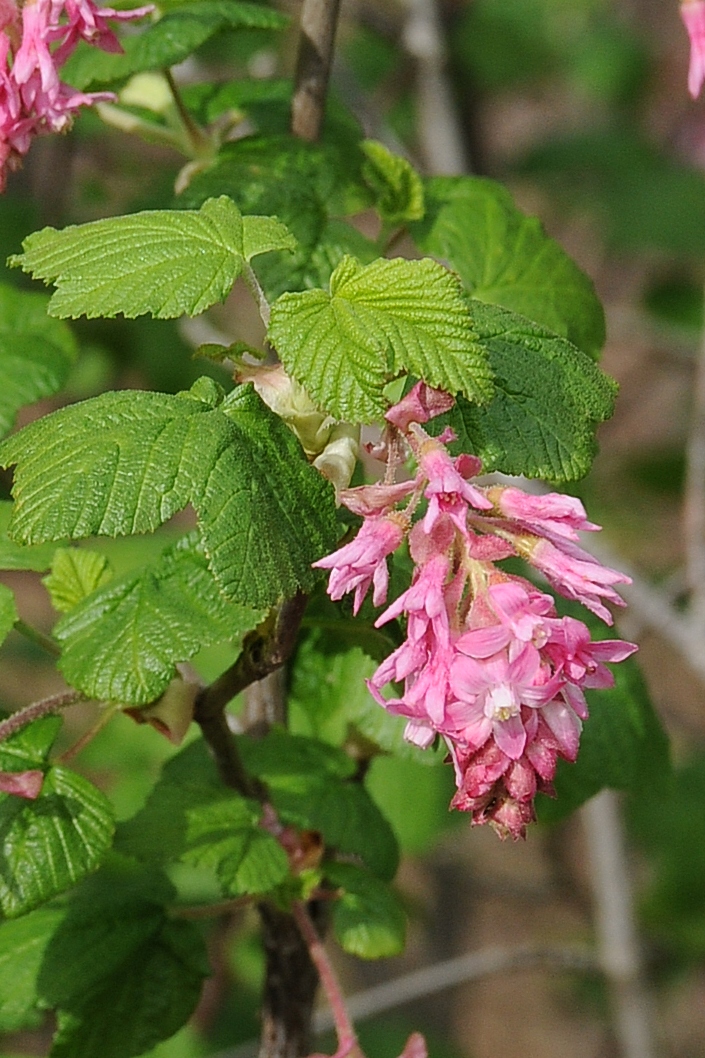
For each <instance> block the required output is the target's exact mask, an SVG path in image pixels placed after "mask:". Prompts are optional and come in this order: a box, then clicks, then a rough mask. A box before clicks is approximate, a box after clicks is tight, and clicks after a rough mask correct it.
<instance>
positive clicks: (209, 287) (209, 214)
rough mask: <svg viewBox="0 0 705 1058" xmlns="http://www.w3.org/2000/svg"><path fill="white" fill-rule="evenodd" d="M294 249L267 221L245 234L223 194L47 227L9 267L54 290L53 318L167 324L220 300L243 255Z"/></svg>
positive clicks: (280, 227)
mask: <svg viewBox="0 0 705 1058" xmlns="http://www.w3.org/2000/svg"><path fill="white" fill-rule="evenodd" d="M206 2H208V0H206ZM256 221H259V222H260V223H259V224H258V223H257V222H256ZM266 222H269V223H266ZM291 245H292V238H291V235H290V234H289V233H288V232H287V231H286V229H285V228H284V226H283V225H282V224H279V223H278V222H275V221H274V220H273V219H272V218H256V219H255V218H251V219H250V222H249V223H248V225H247V233H246V235H245V228H244V224H243V218H242V215H241V213H240V211H239V209H238V208H237V206H236V205H235V203H234V202H232V200H231V199H229V198H227V197H226V196H225V195H222V196H221V197H220V198H217V199H209V200H208V201H207V202H204V204H203V206H202V207H201V208H200V209H199V210H166V209H165V210H147V211H146V212H143V213H134V214H131V215H127V216H123V217H111V218H108V219H107V220H96V221H92V222H91V223H89V224H79V225H72V226H71V227H68V228H64V229H63V230H61V231H57V230H56V229H55V228H44V229H43V230H42V231H38V232H34V234H32V235H30V236H28V237H27V238H26V239H25V240H24V242H23V244H22V246H23V250H24V252H23V253H21V254H16V255H15V256H14V257H11V258H10V259H9V263H10V264H12V265H17V266H19V267H21V268H22V269H23V270H24V271H25V272H29V273H30V274H31V275H33V276H34V278H35V279H43V280H44V281H45V282H47V283H48V282H53V283H54V284H55V285H56V291H55V293H54V294H53V295H52V298H51V301H50V302H49V313H50V315H52V316H60V317H67V316H69V317H73V318H76V317H77V316H87V317H88V319H93V318H94V317H96V316H108V317H111V316H117V315H118V313H122V314H123V315H124V316H126V317H128V318H133V317H135V316H141V315H143V314H144V313H151V314H152V315H153V316H156V317H157V318H159V319H170V318H174V317H176V316H182V315H184V314H187V315H190V316H197V315H198V314H199V313H201V312H204V311H205V310H206V309H207V308H209V307H210V306H211V305H214V304H215V303H216V302H217V301H223V300H224V299H225V297H227V295H228V293H229V292H230V290H231V289H232V286H233V283H234V282H235V280H236V279H237V277H238V276H239V275H240V272H241V271H242V268H243V260H244V258H245V255H246V253H247V254H248V255H249V256H252V255H253V254H257V253H262V252H264V251H265V250H270V249H272V247H273V246H278V247H279V248H285V249H287V248H291Z"/></svg>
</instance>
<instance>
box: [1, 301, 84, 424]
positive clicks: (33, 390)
mask: <svg viewBox="0 0 705 1058" xmlns="http://www.w3.org/2000/svg"><path fill="white" fill-rule="evenodd" d="M48 303H49V301H48V298H47V297H46V296H45V295H44V294H28V293H25V292H24V291H20V290H15V289H14V288H12V287H9V286H6V285H5V284H4V283H0V436H3V435H4V434H6V433H7V432H8V430H9V429H10V427H11V426H12V424H13V423H14V421H15V415H16V414H17V412H18V411H19V409H20V408H22V407H23V406H24V405H25V404H33V403H34V401H36V400H39V398H40V397H50V396H51V395H52V394H53V393H56V392H58V390H60V389H61V387H62V386H63V385H64V383H65V382H66V379H67V377H68V374H69V371H70V369H71V367H72V365H73V363H74V361H75V359H76V343H75V341H74V338H73V335H72V334H71V331H70V330H69V329H68V327H67V326H66V324H64V323H59V322H58V321H57V320H51V319H49V317H48V316H47V305H48Z"/></svg>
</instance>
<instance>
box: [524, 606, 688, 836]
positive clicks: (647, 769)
mask: <svg viewBox="0 0 705 1058" xmlns="http://www.w3.org/2000/svg"><path fill="white" fill-rule="evenodd" d="M581 617H584V615H583V614H581ZM588 620H589V623H590V625H591V629H595V630H597V629H598V627H600V626H598V624H597V622H594V621H593V620H592V619H591V618H588ZM595 638H598V637H597V636H595ZM600 638H602V636H600ZM614 675H615V685H614V687H613V688H606V689H604V690H599V691H587V695H586V696H587V700H588V706H589V709H590V716H589V718H588V720H586V721H585V725H584V727H583V733H582V737H581V740H580V753H579V755H578V759H577V761H576V763H575V764H568V763H567V762H566V761H559V762H558V770H557V772H556V779H555V783H554V786H555V789H556V800H555V801H552V800H549V799H548V798H546V797H544V796H541V797H539V799H538V801H537V807H538V810H539V818H540V819H541V820H543V821H546V822H554V821H556V820H558V819H562V818H563V817H564V816H566V815H568V814H569V813H570V812H572V811H573V810H574V809H575V808H577V807H578V806H579V805H581V804H583V802H584V801H587V800H588V799H589V798H590V797H592V796H593V795H594V794H596V793H598V791H600V790H602V789H603V788H604V787H605V786H609V787H611V788H612V789H614V790H628V791H630V792H633V793H634V794H635V795H637V796H640V793H641V790H642V788H643V787H644V786H648V787H659V786H663V787H664V788H665V787H666V786H667V785H668V780H669V777H670V764H669V755H668V738H667V736H666V734H665V732H664V730H663V727H662V726H661V722H660V720H659V719H658V717H657V715H656V713H655V712H654V708H653V706H652V704H651V701H650V698H649V694H648V691H647V688H646V685H645V683H644V680H643V677H642V675H641V672H640V669H639V665H638V663H637V661H636V660H634V659H633V658H629V659H627V661H623V662H620V664H619V665H616V666H615V667H614Z"/></svg>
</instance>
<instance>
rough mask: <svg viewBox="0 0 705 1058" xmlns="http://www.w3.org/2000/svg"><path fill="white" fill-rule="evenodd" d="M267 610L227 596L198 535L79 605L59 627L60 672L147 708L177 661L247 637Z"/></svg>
mask: <svg viewBox="0 0 705 1058" xmlns="http://www.w3.org/2000/svg"><path fill="white" fill-rule="evenodd" d="M73 553H76V554H82V553H84V552H81V551H75V552H73ZM264 613H265V612H264V611H261V610H260V611H258V610H252V609H250V608H249V607H245V606H240V605H238V604H237V603H232V602H228V601H227V600H226V599H225V598H224V597H223V595H222V594H221V593H220V591H219V590H218V586H217V584H216V582H215V580H214V579H213V575H212V573H211V572H210V570H209V569H208V563H207V560H206V557H205V555H204V553H203V547H202V545H201V543H200V541H199V537H198V534H197V533H191V534H189V535H188V536H186V537H184V538H183V539H182V540H180V541H179V542H178V543H177V544H176V545H175V546H174V547H170V548H168V549H167V550H166V551H165V552H164V553H163V555H162V556H161V558H160V560H159V561H158V562H157V563H155V564H153V565H150V566H145V567H142V568H141V569H137V570H134V571H132V572H130V573H128V574H126V575H125V576H122V577H117V578H116V579H115V580H112V581H110V583H108V584H107V585H104V586H101V587H99V588H98V589H97V590H96V591H94V592H93V593H92V594H91V595H89V596H88V597H87V598H85V599H83V600H80V601H77V603H76V604H74V606H73V607H72V609H71V612H70V613H69V614H67V616H66V617H64V618H62V619H61V621H59V623H58V624H57V625H56V627H55V629H54V634H55V635H56V637H57V639H58V640H59V642H60V643H61V644H62V647H63V651H62V656H61V658H60V660H59V668H60V669H61V671H62V672H63V674H64V676H65V677H66V680H67V681H68V682H69V683H70V684H71V686H73V687H76V688H77V689H79V690H82V691H83V692H84V694H86V695H88V696H89V697H91V698H99V699H102V700H104V701H113V702H124V703H126V704H130V705H143V704H145V703H147V702H152V701H154V700H155V699H156V698H158V697H159V695H160V694H162V692H163V691H164V690H166V687H167V686H168V684H169V682H170V680H171V679H172V678H173V677H174V673H175V668H174V666H175V664H176V662H177V661H187V660H188V659H189V658H191V657H193V655H194V654H195V653H196V652H197V651H198V650H200V649H201V647H204V646H210V645H211V644H213V643H220V642H223V641H225V640H226V639H239V638H241V637H242V636H243V635H244V634H245V633H246V632H248V631H249V630H250V629H251V628H254V627H255V626H256V625H257V624H259V622H260V621H261V620H262V619H263V617H264Z"/></svg>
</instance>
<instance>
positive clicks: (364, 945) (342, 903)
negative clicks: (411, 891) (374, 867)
mask: <svg viewBox="0 0 705 1058" xmlns="http://www.w3.org/2000/svg"><path fill="white" fill-rule="evenodd" d="M324 872H325V877H326V878H327V879H328V880H329V881H330V882H332V883H333V884H334V885H338V886H341V887H342V889H343V893H342V895H341V896H340V897H339V898H338V899H337V900H336V901H335V902H334V904H333V909H332V919H333V932H334V934H335V939H336V940H337V941H338V943H339V944H340V946H341V947H342V948H343V950H344V951H346V952H348V954H350V955H357V956H358V958H360V959H381V958H384V957H385V956H390V955H399V954H400V953H401V952H402V951H403V950H404V945H405V942H406V915H405V913H404V908H403V905H402V903H401V901H400V900H399V897H398V896H396V894H395V893H394V892H393V891H392V890H391V889H390V888H389V886H388V885H385V883H384V882H381V881H379V879H378V878H374V877H373V876H372V875H371V874H369V873H368V872H367V871H363V870H361V869H360V868H359V867H356V866H354V864H352V863H326V864H325V865H324Z"/></svg>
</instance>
